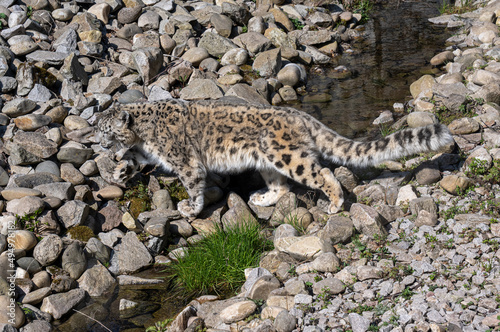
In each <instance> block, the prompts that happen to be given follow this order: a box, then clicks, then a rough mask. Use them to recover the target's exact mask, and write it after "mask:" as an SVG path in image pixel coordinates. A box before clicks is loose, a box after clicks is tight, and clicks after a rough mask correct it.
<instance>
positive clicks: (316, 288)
mask: <svg viewBox="0 0 500 332" xmlns="http://www.w3.org/2000/svg"><path fill="white" fill-rule="evenodd" d="M344 289H345V286H344V283H343V282H342V281H340V280H339V279H337V278H325V279H323V280H320V281H318V282H317V283H315V284H314V285H313V293H314V294H315V295H317V294H321V293H326V294H332V295H335V294H339V293H342V292H343V291H344Z"/></svg>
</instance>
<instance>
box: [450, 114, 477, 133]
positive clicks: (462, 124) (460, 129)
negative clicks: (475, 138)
mask: <svg viewBox="0 0 500 332" xmlns="http://www.w3.org/2000/svg"><path fill="white" fill-rule="evenodd" d="M448 129H449V130H450V132H451V133H452V134H453V135H466V134H471V133H475V132H477V131H478V130H479V123H478V122H477V121H476V120H474V119H471V118H460V119H456V120H453V121H452V122H451V123H450V124H449V125H448Z"/></svg>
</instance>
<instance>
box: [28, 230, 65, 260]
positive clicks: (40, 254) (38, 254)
mask: <svg viewBox="0 0 500 332" xmlns="http://www.w3.org/2000/svg"><path fill="white" fill-rule="evenodd" d="M62 250H63V242H62V240H61V238H60V237H59V236H57V235H53V234H51V235H48V236H45V237H44V238H43V239H42V240H41V241H40V242H38V244H37V245H36V246H35V249H34V250H33V257H34V258H35V259H36V260H37V261H38V262H40V264H42V265H43V266H48V265H51V264H52V263H54V262H55V261H56V260H57V258H59V255H60V254H61V252H62Z"/></svg>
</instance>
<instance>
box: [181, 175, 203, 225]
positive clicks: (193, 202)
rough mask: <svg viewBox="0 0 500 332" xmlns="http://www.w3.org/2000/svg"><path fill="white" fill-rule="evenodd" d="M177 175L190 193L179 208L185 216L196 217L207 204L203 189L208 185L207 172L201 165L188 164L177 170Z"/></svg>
mask: <svg viewBox="0 0 500 332" xmlns="http://www.w3.org/2000/svg"><path fill="white" fill-rule="evenodd" d="M177 175H178V176H179V179H180V180H181V182H182V184H183V185H184V188H186V191H187V193H188V195H189V199H185V200H182V201H180V202H179V204H178V205H177V209H178V210H179V212H180V213H181V214H182V215H183V216H185V217H188V218H194V217H196V216H197V215H198V214H199V213H200V212H201V211H202V210H203V207H204V204H205V197H204V196H203V191H204V190H205V186H206V177H207V173H206V171H205V170H204V169H203V168H201V167H196V168H191V167H187V165H186V166H184V167H183V169H182V170H181V171H179V172H177Z"/></svg>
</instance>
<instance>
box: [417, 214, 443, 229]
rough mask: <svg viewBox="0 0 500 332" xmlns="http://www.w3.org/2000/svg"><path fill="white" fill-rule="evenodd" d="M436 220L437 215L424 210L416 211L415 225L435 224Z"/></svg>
mask: <svg viewBox="0 0 500 332" xmlns="http://www.w3.org/2000/svg"><path fill="white" fill-rule="evenodd" d="M437 222H438V219H437V215H436V214H434V213H431V212H428V211H425V210H422V211H420V212H419V213H418V215H417V219H415V226H417V227H420V226H431V227H433V226H435V225H436V224H437Z"/></svg>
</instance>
